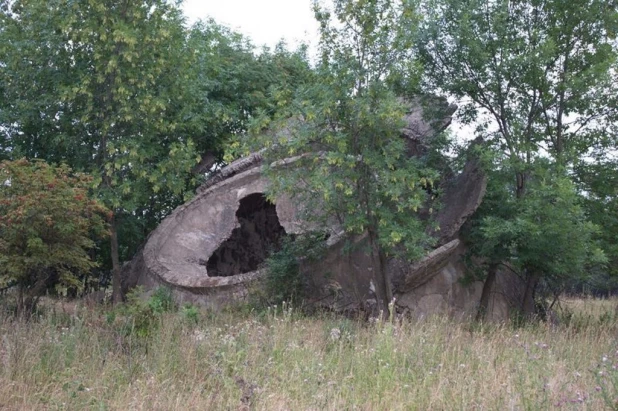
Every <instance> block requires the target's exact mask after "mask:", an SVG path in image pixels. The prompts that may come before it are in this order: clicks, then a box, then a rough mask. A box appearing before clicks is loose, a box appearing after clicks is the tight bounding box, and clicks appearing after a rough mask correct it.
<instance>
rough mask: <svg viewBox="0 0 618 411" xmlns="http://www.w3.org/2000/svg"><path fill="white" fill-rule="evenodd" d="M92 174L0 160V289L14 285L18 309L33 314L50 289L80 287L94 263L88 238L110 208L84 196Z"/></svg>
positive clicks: (102, 232) (99, 233)
mask: <svg viewBox="0 0 618 411" xmlns="http://www.w3.org/2000/svg"><path fill="white" fill-rule="evenodd" d="M91 187H92V178H91V177H89V176H87V175H84V174H78V173H73V172H72V171H71V169H70V168H69V167H67V166H66V165H61V166H58V167H54V166H50V165H48V164H46V163H45V162H43V161H28V160H26V159H22V160H17V161H4V162H2V163H0V288H3V287H6V286H8V285H15V286H16V287H17V289H18V298H17V300H18V302H17V310H18V312H19V313H28V312H32V310H33V309H34V308H35V306H36V303H37V301H38V298H39V297H40V296H41V295H43V294H44V293H45V292H46V291H47V290H49V289H50V288H52V289H54V288H55V290H56V291H58V292H60V293H66V292H67V291H68V290H69V289H70V288H74V289H79V288H81V286H82V284H81V282H80V281H79V280H78V276H79V275H80V274H83V273H88V272H90V270H92V269H93V268H94V267H96V265H97V264H96V263H95V262H94V261H92V260H91V258H90V256H89V254H88V251H89V250H90V249H92V248H93V247H94V245H95V243H94V241H93V238H96V237H104V236H106V235H107V224H106V222H105V219H106V218H110V217H111V212H110V211H109V210H107V209H106V208H105V207H103V206H102V205H101V204H100V203H99V202H98V201H97V200H94V199H92V198H90V197H89V189H90V188H91Z"/></svg>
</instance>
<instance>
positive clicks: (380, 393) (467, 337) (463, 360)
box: [0, 300, 618, 410]
mask: <svg viewBox="0 0 618 411" xmlns="http://www.w3.org/2000/svg"><path fill="white" fill-rule="evenodd" d="M615 305H616V302H612V301H599V300H585V301H570V302H569V303H568V307H570V309H571V317H570V324H563V325H561V326H558V327H548V326H545V325H530V326H526V327H520V328H515V327H512V326H506V325H505V326H482V325H478V324H469V323H457V322H453V321H450V320H448V319H444V318H432V319H428V320H424V321H405V322H401V323H397V324H393V323H387V324H377V323H372V324H363V323H359V322H354V321H349V320H345V319H341V318H334V317H329V316H323V317H321V318H307V317H303V316H300V315H297V314H296V313H295V312H294V311H292V310H281V308H279V309H278V310H276V311H275V310H270V311H269V312H266V313H260V314H257V313H244V314H242V313H238V312H237V313H224V314H219V315H214V314H212V313H202V314H201V317H200V320H199V321H198V322H197V323H195V322H192V321H190V320H188V319H187V318H186V316H183V314H182V313H167V314H162V315H161V316H157V317H156V318H155V320H154V326H152V327H151V328H150V329H149V330H150V331H151V333H150V334H149V335H146V336H138V334H139V333H138V332H137V330H136V329H133V330H132V329H131V328H127V327H126V326H127V324H129V325H135V326H137V323H136V322H133V323H131V321H132V320H131V319H130V318H129V317H126V318H125V317H122V318H120V317H116V318H115V319H114V318H113V317H107V318H106V314H105V313H100V312H96V311H91V310H85V309H81V310H80V309H79V308H78V309H77V311H76V312H75V314H66V313H65V314H62V313H61V314H52V313H49V314H47V315H45V316H43V317H42V318H40V319H39V320H38V321H35V322H30V323H24V322H17V321H11V320H9V319H0V409H9V410H13V409H15V410H21V409H103V410H107V409H113V410H116V409H118V410H120V409H122V410H125V409H143V410H172V409H179V410H186V409H199V410H240V409H255V410H344V409H345V410H347V409H359V410H410V409H419V410H454V409H462V410H470V409H479V410H481V409H483V410H484V409H489V410H509V409H514V410H520V409H531V410H536V409H584V410H585V409H590V410H599V409H607V408H609V407H610V406H611V405H612V401H615V398H616V396H618V387H616V386H615V385H612V384H616V383H618V371H617V370H616V367H617V366H618V346H617V339H616V337H617V332H618V324H617V322H616V317H615V314H614V308H615ZM565 306H567V304H563V307H565ZM591 306H594V313H596V314H594V315H595V317H594V318H593V317H592V314H590V313H589V312H588V311H587V310H590V307H591ZM606 313H608V314H606ZM584 318H585V319H586V320H585V321H584V320H583V319H584ZM127 320H128V321H129V322H127ZM123 321H124V322H123ZM135 321H137V320H135ZM614 404H615V403H614Z"/></svg>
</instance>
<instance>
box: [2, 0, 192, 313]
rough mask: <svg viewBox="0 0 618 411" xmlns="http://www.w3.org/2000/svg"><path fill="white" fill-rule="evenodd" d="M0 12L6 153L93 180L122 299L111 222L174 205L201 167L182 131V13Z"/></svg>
mask: <svg viewBox="0 0 618 411" xmlns="http://www.w3.org/2000/svg"><path fill="white" fill-rule="evenodd" d="M1 10H2V11H1V14H0V24H1V25H2V26H3V30H2V31H1V32H0V44H2V46H0V48H1V51H2V53H1V54H0V55H2V56H3V57H2V59H3V64H0V74H1V75H2V83H3V84H4V86H5V87H4V97H5V104H3V107H1V108H0V115H2V128H3V129H6V130H8V133H9V142H10V146H11V154H12V155H13V156H15V155H20V156H21V155H24V156H27V157H29V158H44V159H47V160H49V161H54V162H59V161H67V162H68V163H69V164H71V165H72V166H73V167H75V168H76V169H78V170H83V171H88V172H91V173H92V174H93V175H95V176H96V177H95V184H96V186H97V191H98V196H99V198H100V199H101V200H102V201H103V202H104V203H105V204H106V205H107V206H108V207H109V208H110V209H112V210H113V212H114V217H113V219H112V221H111V223H110V231H111V235H110V239H111V241H110V254H111V261H112V268H113V288H114V300H115V301H119V300H120V299H121V298H122V292H121V288H122V287H121V283H122V281H121V278H120V256H119V241H118V221H119V219H122V218H123V217H125V218H126V216H129V217H130V216H133V215H135V213H136V212H138V211H139V210H140V208H144V207H145V206H146V205H148V204H152V203H153V202H159V201H162V200H167V199H168V198H170V194H171V195H172V197H174V198H178V197H181V198H182V195H183V193H185V192H186V189H187V179H188V178H189V177H188V176H189V173H190V171H191V169H192V167H193V166H194V165H195V164H196V162H197V160H196V159H197V154H196V153H195V144H194V143H193V141H192V140H191V138H190V135H188V133H187V130H185V129H183V115H185V114H186V113H185V110H184V107H185V106H184V105H183V104H182V99H183V96H184V95H185V94H186V88H185V87H184V83H183V82H184V81H185V80H186V77H187V71H186V70H187V67H188V64H187V62H188V60H187V57H186V56H187V55H188V54H187V53H186V50H185V30H184V27H183V21H182V18H181V15H180V11H179V9H178V7H177V5H176V3H175V2H168V1H165V0H140V1H129V0H123V1H118V2H111V3H110V2H105V1H98V0H78V1H68V0H53V1H6V0H5V1H3V2H2V8H1ZM176 203H177V200H176ZM172 205H174V202H172ZM162 208H163V207H160V208H159V210H161V209H162ZM164 213H165V212H164Z"/></svg>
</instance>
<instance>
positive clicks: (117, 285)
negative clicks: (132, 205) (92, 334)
mask: <svg viewBox="0 0 618 411" xmlns="http://www.w3.org/2000/svg"><path fill="white" fill-rule="evenodd" d="M109 239H110V245H111V252H112V300H113V302H114V304H118V303H121V302H122V301H124V294H123V292H122V278H121V277H120V258H119V257H118V231H117V227H116V217H112V221H111V222H110V236H109Z"/></svg>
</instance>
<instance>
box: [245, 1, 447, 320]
mask: <svg viewBox="0 0 618 411" xmlns="http://www.w3.org/2000/svg"><path fill="white" fill-rule="evenodd" d="M315 15H316V18H317V19H318V21H319V23H320V25H321V29H320V30H321V42H320V52H321V59H320V62H319V64H318V66H317V69H316V76H315V78H314V79H313V81H312V82H311V83H308V84H306V85H305V86H303V87H300V88H299V89H298V90H297V91H296V92H295V93H294V92H292V91H290V92H289V93H280V95H279V97H280V98H279V101H278V105H279V106H280V107H281V108H280V110H279V111H278V112H277V115H276V117H275V119H274V120H273V121H269V119H268V118H264V117H261V118H258V119H256V121H255V122H254V126H255V130H254V132H255V134H258V135H259V134H260V133H261V132H262V131H263V129H264V127H269V130H271V132H270V133H269V135H268V136H264V135H263V134H262V136H263V138H262V139H261V140H260V141H261V143H262V145H265V146H266V147H267V148H268V149H269V151H268V152H267V157H269V158H270V159H272V160H276V159H281V158H285V157H292V156H298V157H297V158H295V160H294V161H293V162H288V163H286V164H285V165H284V166H275V167H272V168H268V169H267V171H266V173H267V175H268V176H269V178H270V181H271V186H270V189H271V193H272V194H273V195H275V196H276V195H279V194H282V193H285V194H287V195H290V196H291V197H293V199H294V200H295V201H296V203H297V204H313V206H312V207H305V208H304V209H305V211H307V212H306V213H305V215H304V216H303V217H304V219H305V220H306V221H313V222H317V223H318V225H319V226H321V227H326V226H328V225H329V224H330V223H332V221H333V219H334V220H335V221H338V222H339V223H340V224H341V229H343V231H344V232H345V233H346V235H350V236H353V235H362V234H363V233H368V244H369V249H370V251H369V252H371V254H372V255H373V256H374V258H375V264H376V267H374V270H375V272H376V274H375V275H376V276H377V277H376V279H375V281H376V282H378V283H379V284H381V285H378V287H379V288H380V289H381V290H383V292H382V296H381V298H380V302H381V303H384V309H385V310H386V305H387V302H388V301H387V300H390V297H389V296H388V295H389V290H387V288H389V287H388V286H386V285H385V284H386V283H387V281H384V278H383V270H382V269H381V268H380V267H381V263H379V262H378V260H383V257H384V253H386V252H390V253H394V252H396V251H400V250H405V253H406V254H407V256H408V257H410V258H418V257H419V256H420V255H422V254H423V250H424V247H425V246H426V245H427V244H428V243H430V239H429V238H428V236H426V235H425V230H424V227H423V224H422V223H421V222H420V221H419V220H418V219H417V218H415V217H414V213H415V212H417V211H418V210H419V209H420V208H421V207H422V206H423V205H425V204H426V200H427V197H428V195H427V190H428V189H429V188H430V187H432V186H433V182H434V181H435V180H436V179H437V177H438V176H437V173H435V172H434V171H433V170H431V169H429V168H427V167H425V166H424V165H423V164H421V163H420V162H419V161H417V160H415V159H410V158H408V156H406V155H405V152H406V148H405V141H404V140H403V139H402V138H401V137H400V130H401V128H402V126H403V117H404V114H405V112H406V104H405V102H404V101H403V100H401V99H400V97H401V96H400V95H398V94H404V95H410V94H411V91H412V90H414V89H415V86H416V84H417V81H416V80H417V75H416V74H417V73H418V72H417V71H416V66H415V65H414V63H413V60H411V59H410V47H409V46H410V35H409V34H410V30H411V29H412V28H413V24H414V22H415V19H416V16H415V14H414V10H413V9H412V8H411V7H410V4H409V3H400V2H396V1H387V0H382V1H371V2H367V1H335V2H334V9H333V10H332V11H331V10H327V9H323V8H321V7H320V6H318V5H317V4H316V5H315ZM273 130H275V131H274V138H273V132H272V131H273ZM269 163H270V161H269ZM300 187H302V189H299V188H300ZM301 208H303V207H301ZM317 209H319V210H320V211H319V213H316V212H315V211H316V210H317ZM329 219H331V220H330V221H328V220H329ZM331 225H332V224H331ZM333 234H339V233H333ZM382 284H384V286H383V285H382Z"/></svg>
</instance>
